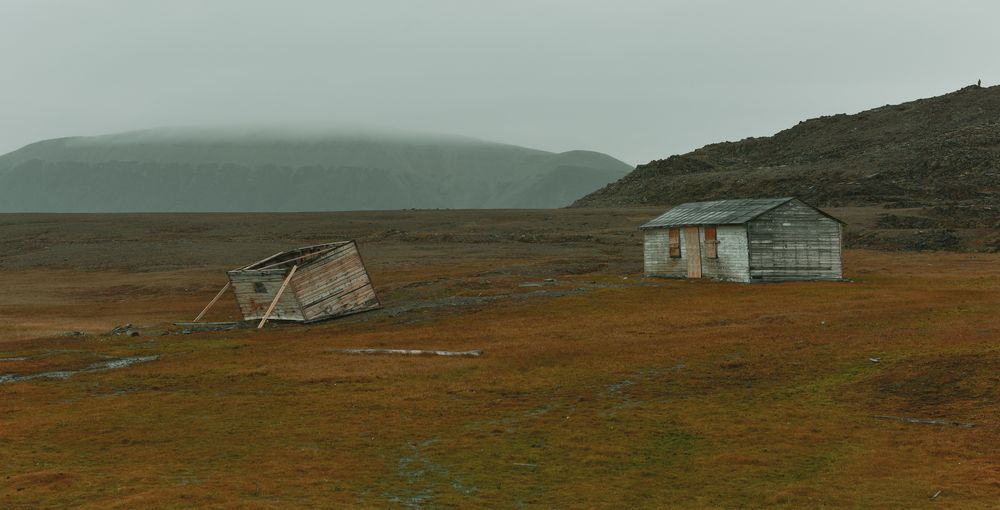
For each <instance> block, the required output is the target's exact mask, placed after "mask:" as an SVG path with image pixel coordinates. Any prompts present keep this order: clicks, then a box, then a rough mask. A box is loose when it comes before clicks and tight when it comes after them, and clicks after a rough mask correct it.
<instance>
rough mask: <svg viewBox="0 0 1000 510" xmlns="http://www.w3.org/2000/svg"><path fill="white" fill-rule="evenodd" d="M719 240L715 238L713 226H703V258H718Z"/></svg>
mask: <svg viewBox="0 0 1000 510" xmlns="http://www.w3.org/2000/svg"><path fill="white" fill-rule="evenodd" d="M718 246H719V240H718V239H717V238H716V234H715V227H705V258H709V259H717V258H719V249H718Z"/></svg>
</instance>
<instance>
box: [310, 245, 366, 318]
mask: <svg viewBox="0 0 1000 510" xmlns="http://www.w3.org/2000/svg"><path fill="white" fill-rule="evenodd" d="M291 285H292V289H293V290H294V292H295V295H296V296H297V298H298V300H299V303H300V305H301V307H302V315H303V316H304V317H305V320H315V319H319V318H323V317H326V316H336V315H344V314H347V313H354V312H358V311H362V310H370V309H372V308H377V307H378V306H379V302H378V298H376V296H375V289H374V288H373V287H372V283H371V280H370V279H369V277H368V273H367V272H366V271H365V265H364V263H363V262H362V260H361V254H360V253H358V247H357V245H356V244H355V243H354V242H351V243H348V244H345V245H344V246H341V247H339V248H337V249H336V250H333V251H332V252H330V253H328V254H325V255H323V256H322V257H320V258H319V259H318V260H316V261H314V262H312V263H310V264H308V265H305V266H302V267H299V269H298V272H297V273H296V274H295V276H294V277H293V278H292V283H291Z"/></svg>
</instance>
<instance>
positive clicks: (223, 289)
mask: <svg viewBox="0 0 1000 510" xmlns="http://www.w3.org/2000/svg"><path fill="white" fill-rule="evenodd" d="M230 284H231V282H226V284H225V285H224V286H223V287H222V290H220V291H219V293H218V294H216V295H215V297H214V298H212V300H211V301H209V303H208V306H206V307H205V309H204V310H202V311H201V313H199V314H198V316H197V317H195V318H194V320H193V321H191V322H198V321H200V320H201V318H202V317H204V316H205V314H206V313H208V309H209V308H212V305H214V304H215V302H216V301H218V300H219V298H220V297H222V294H223V293H224V292H226V290H227V289H229V285H230Z"/></svg>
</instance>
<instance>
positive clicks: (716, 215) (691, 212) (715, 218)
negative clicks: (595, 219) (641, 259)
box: [640, 197, 794, 229]
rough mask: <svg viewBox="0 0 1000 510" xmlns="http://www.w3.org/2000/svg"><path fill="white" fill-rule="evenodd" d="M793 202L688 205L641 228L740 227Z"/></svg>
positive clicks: (760, 200) (770, 200) (771, 200)
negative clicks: (685, 226)
mask: <svg viewBox="0 0 1000 510" xmlns="http://www.w3.org/2000/svg"><path fill="white" fill-rule="evenodd" d="M790 200H794V199H793V198H790V197H788V198H739V199H734V200H715V201H712V202H688V203H686V204H681V205H679V206H677V207H674V208H673V209H671V210H669V211H667V212H665V213H663V214H661V215H660V216H658V217H657V218H656V219H654V220H652V221H650V222H648V223H646V224H644V225H643V226H642V227H640V228H644V229H645V228H661V227H680V226H684V225H738V224H741V223H746V222H748V221H750V220H752V219H754V218H756V217H757V216H760V215H761V214H764V213H766V212H767V211H770V210H771V209H774V208H775V207H778V206H779V205H782V204H784V203H786V202H788V201H790Z"/></svg>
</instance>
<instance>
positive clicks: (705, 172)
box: [574, 86, 1000, 249]
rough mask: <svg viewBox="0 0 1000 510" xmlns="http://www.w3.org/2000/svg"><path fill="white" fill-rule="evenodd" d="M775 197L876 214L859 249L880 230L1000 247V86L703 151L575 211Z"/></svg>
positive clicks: (917, 243) (625, 182) (595, 196)
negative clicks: (594, 208)
mask: <svg viewBox="0 0 1000 510" xmlns="http://www.w3.org/2000/svg"><path fill="white" fill-rule="evenodd" d="M768 196H796V197H799V198H801V199H803V200H805V201H807V202H810V203H813V204H816V205H818V206H824V207H835V208H871V209H872V215H873V217H872V219H871V223H872V224H871V225H869V227H871V228H868V229H865V231H853V236H852V237H851V238H850V239H849V241H850V242H851V243H852V244H854V245H862V246H864V245H872V246H880V245H881V244H884V243H883V241H884V240H885V239H881V238H880V236H881V237H885V236H886V235H888V234H886V233H879V232H878V231H887V230H894V231H904V230H905V231H911V232H910V233H912V234H914V235H918V236H923V238H926V239H924V241H927V242H922V241H921V240H920V239H910V240H907V241H905V242H904V243H903V244H904V245H906V247H916V248H921V247H930V248H934V247H956V246H957V245H959V244H962V243H965V242H966V241H968V242H969V243H971V244H969V245H968V247H973V248H976V247H984V248H987V249H989V248H990V247H991V246H996V245H997V243H998V242H1000V241H998V240H997V239H995V238H996V230H997V229H1000V87H989V88H980V87H976V86H970V87H966V88H963V89H961V90H958V91H956V92H952V93H950V94H945V95H943V96H939V97H933V98H929V99H920V100H917V101H911V102H908V103H903V104H899V105H891V106H884V107H881V108H875V109H873V110H868V111H864V112H861V113H857V114H854V115H846V114H840V115H833V116H827V117H820V118H817V119H811V120H807V121H804V122H800V123H799V124H798V125H796V126H794V127H792V128H789V129H786V130H784V131H781V132H779V133H777V134H775V135H774V136H770V137H764V138H747V139H745V140H741V141H738V142H724V143H716V144H711V145H706V146H705V147H702V148H700V149H698V150H695V151H693V152H690V153H687V154H683V155H677V156H671V157H669V158H667V159H661V160H657V161H652V162H650V163H648V164H645V165H640V166H639V167H637V168H636V170H635V171H633V172H632V173H630V174H629V175H627V176H626V177H624V178H622V179H620V180H618V181H617V182H614V183H611V184H609V185H608V186H605V187H604V188H602V189H600V190H598V191H595V192H594V193H591V194H590V195H587V196H585V197H583V198H581V199H580V200H578V201H576V202H575V203H574V206H578V207H620V206H637V205H668V204H677V203H681V202H687V201H694V200H712V199H721V198H731V197H768ZM876 208H877V210H875V209H876ZM957 230H963V231H962V232H952V231H957ZM903 234H905V232H904V233H903ZM893 235H902V234H901V233H900V232H895V233H894V234H893ZM977 236H978V237H979V238H980V239H976V237H977ZM935 239H938V240H940V241H935ZM906 243H909V244H908V245H907V244H906ZM928 243H929V244H928ZM991 243H993V244H991ZM892 244H894V243H889V245H892ZM895 244H896V245H899V243H895ZM911 245H912V246H911Z"/></svg>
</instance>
